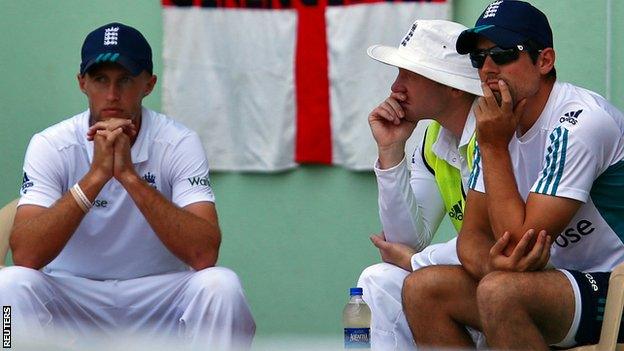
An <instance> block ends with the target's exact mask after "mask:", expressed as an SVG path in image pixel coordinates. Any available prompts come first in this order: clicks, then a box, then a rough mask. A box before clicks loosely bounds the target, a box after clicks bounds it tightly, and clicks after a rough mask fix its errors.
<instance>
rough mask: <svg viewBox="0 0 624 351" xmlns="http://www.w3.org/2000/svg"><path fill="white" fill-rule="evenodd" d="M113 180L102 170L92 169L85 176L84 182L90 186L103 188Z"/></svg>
mask: <svg viewBox="0 0 624 351" xmlns="http://www.w3.org/2000/svg"><path fill="white" fill-rule="evenodd" d="M111 178H112V176H111V175H110V174H107V173H106V172H104V171H102V170H99V169H91V170H89V172H87V174H86V175H85V176H84V178H83V181H85V182H86V183H87V184H88V185H92V186H95V187H97V188H102V187H103V186H104V184H106V183H107V182H108V181H109V180H110V179H111Z"/></svg>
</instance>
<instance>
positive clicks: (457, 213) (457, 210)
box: [449, 200, 464, 221]
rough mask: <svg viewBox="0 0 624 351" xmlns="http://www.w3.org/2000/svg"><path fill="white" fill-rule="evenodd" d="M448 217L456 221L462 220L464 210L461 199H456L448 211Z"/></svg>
mask: <svg viewBox="0 0 624 351" xmlns="http://www.w3.org/2000/svg"><path fill="white" fill-rule="evenodd" d="M449 217H451V218H454V219H456V220H458V221H463V220H464V212H463V211H462V200H459V201H457V203H456V204H455V205H453V207H452V208H451V210H450V211H449Z"/></svg>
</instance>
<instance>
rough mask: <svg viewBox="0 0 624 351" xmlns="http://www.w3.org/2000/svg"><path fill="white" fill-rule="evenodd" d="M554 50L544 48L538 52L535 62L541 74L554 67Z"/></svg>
mask: <svg viewBox="0 0 624 351" xmlns="http://www.w3.org/2000/svg"><path fill="white" fill-rule="evenodd" d="M555 56H556V55H555V50H554V49H553V48H545V49H543V50H542V52H541V53H540V55H539V57H538V59H537V64H538V68H539V71H540V73H541V74H542V75H546V74H548V72H550V71H552V69H553V67H555Z"/></svg>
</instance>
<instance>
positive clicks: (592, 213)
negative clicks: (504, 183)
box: [469, 82, 624, 271]
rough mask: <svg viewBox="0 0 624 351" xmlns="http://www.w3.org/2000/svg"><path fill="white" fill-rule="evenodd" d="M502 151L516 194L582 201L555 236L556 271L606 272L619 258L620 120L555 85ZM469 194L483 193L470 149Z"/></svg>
mask: <svg viewBox="0 0 624 351" xmlns="http://www.w3.org/2000/svg"><path fill="white" fill-rule="evenodd" d="M509 152H510V155H511V159H512V162H513V168H514V174H515V177H516V182H517V184H518V190H519V192H520V195H521V196H522V197H523V198H524V200H525V201H526V199H527V197H528V194H529V192H534V193H539V194H546V195H551V196H559V197H566V198H571V199H575V200H579V201H581V202H583V205H582V206H581V208H580V209H579V210H578V212H577V213H576V214H575V216H574V217H573V218H572V220H571V221H570V223H569V224H568V226H567V227H566V228H565V229H564V230H563V232H562V233H561V235H560V236H558V237H557V239H556V241H555V243H554V244H553V246H552V250H551V262H552V264H553V265H554V266H555V267H557V268H564V269H572V270H580V271H610V270H611V269H612V268H613V267H614V266H615V265H617V264H618V263H620V262H623V261H624V243H623V240H624V115H623V114H622V112H620V111H618V110H617V109H616V108H615V107H613V105H611V104H609V102H608V101H606V100H605V99H604V98H603V97H601V96H599V95H598V94H596V93H594V92H591V91H589V90H586V89H583V88H580V87H577V86H574V85H571V84H568V83H559V82H557V83H555V85H554V87H553V90H552V92H551V93H550V97H549V99H548V102H547V103H546V106H545V108H544V111H543V112H542V114H541V115H540V117H539V119H538V120H537V121H536V123H535V124H534V125H533V127H531V129H530V130H529V131H527V132H526V133H525V134H524V135H522V136H520V137H518V136H516V137H514V138H512V140H511V142H510V143H509ZM469 185H470V188H471V189H474V190H477V191H480V192H484V191H485V189H484V185H483V173H482V172H481V157H480V155H479V151H478V147H477V148H476V150H475V168H474V169H473V172H472V175H471V178H470V180H469Z"/></svg>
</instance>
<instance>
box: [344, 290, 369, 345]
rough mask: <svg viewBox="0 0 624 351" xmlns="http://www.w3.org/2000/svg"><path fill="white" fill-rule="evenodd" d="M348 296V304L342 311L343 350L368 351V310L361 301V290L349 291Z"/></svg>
mask: <svg viewBox="0 0 624 351" xmlns="http://www.w3.org/2000/svg"><path fill="white" fill-rule="evenodd" d="M349 295H350V297H349V302H347V305H346V306H345V308H344V310H342V324H343V325H344V345H345V349H369V348H370V321H371V311H370V308H368V305H367V304H366V302H364V300H363V299H362V288H351V289H349Z"/></svg>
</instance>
